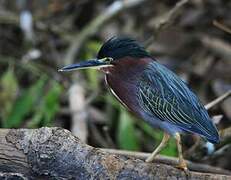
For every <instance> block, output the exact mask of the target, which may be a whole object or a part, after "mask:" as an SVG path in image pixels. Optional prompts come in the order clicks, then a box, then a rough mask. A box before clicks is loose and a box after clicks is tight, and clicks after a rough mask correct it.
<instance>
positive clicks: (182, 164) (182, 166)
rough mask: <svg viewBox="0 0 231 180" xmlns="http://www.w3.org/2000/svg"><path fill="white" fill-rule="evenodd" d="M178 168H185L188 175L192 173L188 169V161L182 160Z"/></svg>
mask: <svg viewBox="0 0 231 180" xmlns="http://www.w3.org/2000/svg"><path fill="white" fill-rule="evenodd" d="M176 168H178V169H180V170H183V171H184V172H185V174H186V176H188V177H189V176H190V173H189V170H188V167H187V164H186V162H181V163H179V164H178V165H177V166H176Z"/></svg>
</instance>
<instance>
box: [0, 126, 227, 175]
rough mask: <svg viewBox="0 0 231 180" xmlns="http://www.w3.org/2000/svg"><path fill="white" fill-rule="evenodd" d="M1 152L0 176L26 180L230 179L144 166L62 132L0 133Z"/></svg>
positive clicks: (4, 130) (171, 168)
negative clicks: (11, 176) (34, 179)
mask: <svg viewBox="0 0 231 180" xmlns="http://www.w3.org/2000/svg"><path fill="white" fill-rule="evenodd" d="M0 149H1V151H0V172H4V173H11V174H13V175H14V173H17V174H16V176H19V175H20V174H21V175H20V176H22V177H23V178H24V177H25V178H28V179H33V178H41V179H51V178H52V179H76V178H78V179H127V178H129V179H141V178H142V179H153V177H162V178H164V179H165V178H168V179H172V178H175V179H178V178H181V179H210V178H212V179H230V178H231V176H228V175H218V174H209V173H199V172H193V171H191V172H190V177H186V175H185V173H184V172H183V171H181V170H179V169H177V168H174V167H172V166H169V165H165V164H158V163H145V162H144V161H143V160H140V159H135V158H129V157H127V156H124V155H115V154H112V153H108V152H105V151H102V150H100V149H97V148H93V147H91V146H88V145H86V144H84V143H82V142H81V141H80V140H79V139H78V138H77V137H75V136H73V135H72V134H71V133H70V132H69V131H67V130H64V129H61V128H40V129H12V130H7V129H1V130H0ZM0 175H1V174H0ZM3 177H5V175H4V176H3Z"/></svg>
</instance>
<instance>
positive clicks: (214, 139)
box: [205, 119, 220, 144]
mask: <svg viewBox="0 0 231 180" xmlns="http://www.w3.org/2000/svg"><path fill="white" fill-rule="evenodd" d="M209 130H210V131H209V132H210V133H209V135H206V136H205V138H206V139H207V140H208V141H209V142H211V143H213V144H218V143H219V142H220V136H219V133H218V130H217V128H216V126H215V124H214V123H213V122H212V120H211V119H210V128H209Z"/></svg>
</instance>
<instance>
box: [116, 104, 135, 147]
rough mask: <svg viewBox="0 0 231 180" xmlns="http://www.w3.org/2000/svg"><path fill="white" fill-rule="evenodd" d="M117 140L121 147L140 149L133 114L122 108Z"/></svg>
mask: <svg viewBox="0 0 231 180" xmlns="http://www.w3.org/2000/svg"><path fill="white" fill-rule="evenodd" d="M117 131H118V132H117V141H118V145H119V147H120V148H121V149H127V150H137V151H138V150H140V145H139V140H138V138H137V136H136V133H137V132H136V130H135V125H134V120H133V119H132V117H131V115H130V114H129V113H128V112H127V111H125V110H124V109H123V108H121V111H120V115H119V122H118V130H117Z"/></svg>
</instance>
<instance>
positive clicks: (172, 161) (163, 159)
mask: <svg viewBox="0 0 231 180" xmlns="http://www.w3.org/2000/svg"><path fill="white" fill-rule="evenodd" d="M101 150H103V151H105V152H109V153H112V154H118V155H125V156H130V157H133V158H139V159H146V158H147V157H148V156H150V153H143V152H134V151H125V150H117V149H103V148H102V149H101ZM155 162H158V163H162V164H168V165H172V166H176V165H177V164H178V159H177V158H174V157H167V156H158V157H156V159H155ZM187 164H188V168H189V169H190V170H192V171H198V172H207V173H216V174H227V175H230V174H231V172H230V171H228V170H224V169H221V168H218V167H213V166H209V165H206V164H199V163H194V162H191V161H187Z"/></svg>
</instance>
